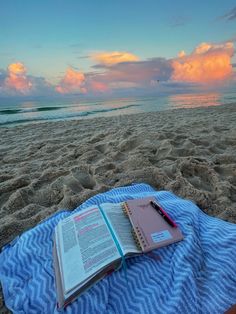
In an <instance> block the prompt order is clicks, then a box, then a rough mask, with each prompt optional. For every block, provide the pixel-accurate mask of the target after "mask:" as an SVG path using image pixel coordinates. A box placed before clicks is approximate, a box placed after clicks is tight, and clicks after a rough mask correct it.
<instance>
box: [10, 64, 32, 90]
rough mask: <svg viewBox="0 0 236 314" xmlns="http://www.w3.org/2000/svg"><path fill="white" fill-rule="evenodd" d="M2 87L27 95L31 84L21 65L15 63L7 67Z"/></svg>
mask: <svg viewBox="0 0 236 314" xmlns="http://www.w3.org/2000/svg"><path fill="white" fill-rule="evenodd" d="M4 87H5V89H9V90H13V91H16V92H19V93H22V94H27V93H28V92H29V91H30V90H31V88H32V83H31V81H30V80H29V78H28V77H27V76H26V68H25V66H24V64H23V63H21V62H17V63H12V64H10V65H9V66H8V72H7V77H6V79H5V81H4Z"/></svg>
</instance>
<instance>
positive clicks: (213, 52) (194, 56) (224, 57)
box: [171, 42, 234, 83]
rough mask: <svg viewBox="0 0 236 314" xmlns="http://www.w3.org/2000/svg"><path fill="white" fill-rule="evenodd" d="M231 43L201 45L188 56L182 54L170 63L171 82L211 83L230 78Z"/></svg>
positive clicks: (232, 51)
mask: <svg viewBox="0 0 236 314" xmlns="http://www.w3.org/2000/svg"><path fill="white" fill-rule="evenodd" d="M233 54H234V46H233V43H232V42H228V43H224V44H218V45H216V44H210V43H202V44H200V45H199V46H197V47H196V49H195V50H194V51H193V52H192V53H191V54H190V55H186V54H184V53H183V52H181V53H180V54H179V58H176V59H174V60H173V62H172V66H173V74H172V76H171V78H172V80H174V81H179V82H193V83H213V82H222V81H225V80H227V79H229V78H231V77H232V74H233V66H232V64H231V58H232V56H233Z"/></svg>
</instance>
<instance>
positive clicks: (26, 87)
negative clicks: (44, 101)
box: [0, 62, 55, 96]
mask: <svg viewBox="0 0 236 314" xmlns="http://www.w3.org/2000/svg"><path fill="white" fill-rule="evenodd" d="M54 94H55V91H54V88H53V86H52V85H51V84H50V83H49V82H47V81H46V79H45V78H43V77H36V76H33V75H29V74H28V73H27V69H26V67H25V65H24V64H23V63H22V62H16V63H12V64H9V66H8V67H7V71H5V70H0V96H40V95H44V96H45V95H54Z"/></svg>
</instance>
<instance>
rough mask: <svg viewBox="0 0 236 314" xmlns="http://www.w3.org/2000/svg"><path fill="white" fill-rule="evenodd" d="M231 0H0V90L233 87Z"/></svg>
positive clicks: (123, 91)
mask: <svg viewBox="0 0 236 314" xmlns="http://www.w3.org/2000/svg"><path fill="white" fill-rule="evenodd" d="M235 42H236V3H235V1H231V0H225V1H222V0H215V1H213V0H211V1H209V0H208V1H207V0H206V1H185V0H178V1H170V0H165V1H164V0H161V1H158V0H153V1H152V0H145V1H141V0H136V1H134V0H130V1H127V0H126V1H124V0H120V1H115V0H109V1H108V0H99V1H98V0H86V1H79V0H70V1H65V0H64V1H61V0H56V1H55V0H53V1H52V0H41V1H32V0H30V1H29V0H24V1H22V0H1V2H0V96H4V97H8V98H11V97H25V96H48V97H50V96H56V95H58V96H66V95H81V96H90V95H93V96H99V95H107V96H111V95H128V94H132V95H135V94H142V93H144V94H155V93H156V94H158V93H162V92H166V93H173V92H175V91H180V92H181V91H182V90H184V91H185V92H186V91H188V90H189V91H193V90H195V91H198V90H208V89H227V88H231V89H233V88H234V87H235V84H236V75H235V67H236V57H235Z"/></svg>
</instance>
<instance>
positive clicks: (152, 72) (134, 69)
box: [94, 58, 172, 84]
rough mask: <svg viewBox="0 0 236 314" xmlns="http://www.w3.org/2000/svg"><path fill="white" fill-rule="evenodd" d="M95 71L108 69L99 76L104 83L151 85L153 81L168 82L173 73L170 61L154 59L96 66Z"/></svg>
mask: <svg viewBox="0 0 236 314" xmlns="http://www.w3.org/2000/svg"><path fill="white" fill-rule="evenodd" d="M94 68H95V69H102V68H103V69H104V70H105V69H106V71H105V72H104V73H102V74H97V76H99V78H100V79H101V80H102V81H106V82H114V81H118V82H120V81H123V82H124V81H125V82H133V83H144V84H149V83H150V81H151V80H163V81H165V80H168V79H169V78H170V76H171V73H172V67H171V64H170V61H168V60H166V59H164V58H153V59H149V60H145V61H134V62H123V63H118V64H115V65H113V66H106V65H104V64H102V65H95V66H94Z"/></svg>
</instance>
